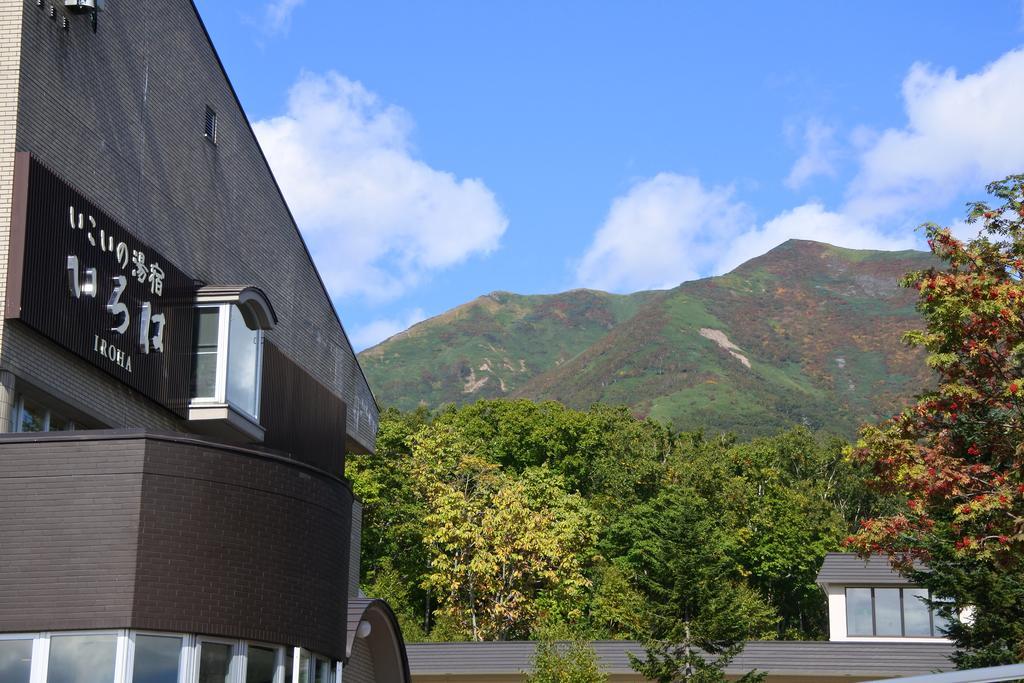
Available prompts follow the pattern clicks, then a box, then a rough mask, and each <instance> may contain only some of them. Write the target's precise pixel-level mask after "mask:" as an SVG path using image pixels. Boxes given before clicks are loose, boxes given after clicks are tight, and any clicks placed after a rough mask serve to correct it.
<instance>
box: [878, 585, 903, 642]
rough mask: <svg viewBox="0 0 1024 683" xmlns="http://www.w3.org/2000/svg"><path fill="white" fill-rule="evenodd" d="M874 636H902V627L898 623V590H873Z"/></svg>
mask: <svg viewBox="0 0 1024 683" xmlns="http://www.w3.org/2000/svg"><path fill="white" fill-rule="evenodd" d="M875 635H877V636H901V635H903V625H902V623H901V621H900V589H899V588H876V589H875Z"/></svg>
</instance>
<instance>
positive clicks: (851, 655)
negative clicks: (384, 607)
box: [406, 640, 953, 680]
mask: <svg viewBox="0 0 1024 683" xmlns="http://www.w3.org/2000/svg"><path fill="white" fill-rule="evenodd" d="M591 645H592V646H593V648H594V651H595V652H596V653H597V657H598V662H599V664H600V667H601V670H602V671H603V672H605V673H607V674H629V673H632V672H633V668H632V667H631V666H630V664H629V657H628V656H627V652H632V653H633V654H635V655H637V656H640V657H643V655H644V652H643V648H642V647H641V646H640V645H639V644H638V643H635V642H632V641H613V640H602V641H596V642H593V643H591ZM535 646H536V643H533V642H527V641H510V642H489V643H408V644H406V650H407V652H408V654H409V669H410V671H411V672H412V675H413V676H427V675H435V676H436V675H449V676H467V677H468V676H473V675H475V676H481V675H502V674H517V673H521V672H524V671H530V670H531V669H532V661H533V653H534V647H535ZM952 652H953V648H952V646H951V645H950V644H948V643H936V642H921V643H916V642H909V643H908V642H898V643H877V642H876V643H845V642H828V641H767V640H765V641H754V642H750V643H747V646H746V648H744V650H743V652H742V653H741V654H740V655H739V656H738V657H736V659H734V660H733V662H732V664H730V666H729V667H728V668H727V669H726V673H729V674H741V673H745V672H747V671H750V670H751V669H758V670H760V671H767V672H768V673H771V674H774V675H776V676H782V675H790V676H807V677H814V676H828V675H835V676H846V675H855V676H911V675H914V674H923V673H930V672H933V671H937V670H948V669H951V668H952V665H951V664H950V662H949V655H950V654H952ZM467 680H469V679H468V678H467Z"/></svg>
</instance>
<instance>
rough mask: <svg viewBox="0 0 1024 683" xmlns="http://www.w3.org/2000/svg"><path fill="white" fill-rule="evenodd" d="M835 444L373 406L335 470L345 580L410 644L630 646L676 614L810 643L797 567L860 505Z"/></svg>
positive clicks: (810, 596)
mask: <svg viewBox="0 0 1024 683" xmlns="http://www.w3.org/2000/svg"><path fill="white" fill-rule="evenodd" d="M843 445H844V444H843V442H842V441H840V440H835V439H829V438H824V437H819V436H816V435H814V434H812V433H811V432H809V431H808V430H806V429H804V428H796V429H791V430H789V431H785V432H781V433H779V434H776V435H775V436H771V437H766V438H760V439H755V440H752V441H738V440H736V439H735V438H733V437H729V436H718V435H715V436H705V435H703V434H702V433H701V432H684V433H673V431H672V430H671V429H670V428H669V427H668V426H666V425H664V424H662V423H659V422H656V421H653V420H649V419H645V420H641V419H637V418H635V417H633V416H632V415H631V414H630V412H629V411H628V410H627V409H625V408H615V407H608V406H604V405H597V406H594V407H592V408H591V409H589V410H586V411H577V410H573V409H570V408H566V407H564V406H562V405H560V404H558V403H554V402H547V403H533V402H530V401H526V400H482V401H478V402H476V403H474V404H472V405H468V406H464V407H462V408H458V409H449V410H446V411H443V412H441V413H440V414H437V415H436V416H431V415H430V414H429V413H428V412H427V411H425V410H422V409H421V410H419V411H417V412H412V413H401V412H398V411H395V410H388V411H385V413H384V415H383V419H382V421H381V426H380V433H379V437H378V445H377V454H376V455H373V456H353V457H351V458H350V459H349V465H348V468H347V474H348V476H349V477H351V479H352V481H353V484H354V487H355V491H356V494H357V495H358V496H359V497H360V498H361V499H362V500H363V502H364V504H365V511H364V527H363V555H362V558H363V560H362V561H363V567H362V569H363V577H364V581H365V585H364V589H365V591H366V592H367V594H370V595H374V596H378V597H382V598H386V599H387V600H388V601H389V602H390V604H391V605H392V606H393V607H394V608H395V610H396V612H397V613H398V614H399V617H400V619H401V622H402V627H403V632H404V633H405V635H406V637H407V638H408V639H410V640H420V639H437V640H469V639H478V640H488V639H519V638H531V637H537V636H540V635H543V634H545V633H552V632H554V633H559V634H562V635H563V636H564V637H573V636H575V637H585V638H642V637H648V636H650V635H651V634H652V633H653V634H655V635H657V634H658V633H659V632H662V633H663V632H665V630H666V629H668V628H669V627H670V625H671V624H673V623H678V620H679V619H685V620H687V621H689V622H691V623H693V624H694V627H695V628H697V629H702V631H703V632H714V633H716V634H721V635H723V636H725V637H735V638H740V639H742V638H823V637H825V636H826V634H827V622H826V609H825V601H824V597H823V595H822V593H821V591H820V589H818V587H817V586H816V585H815V583H814V578H815V574H816V572H817V569H818V567H819V565H820V563H821V560H822V558H823V556H824V554H825V553H826V552H828V551H830V550H835V549H837V548H838V547H839V544H840V541H841V540H842V539H843V538H844V537H845V536H846V535H847V534H848V533H849V532H850V531H851V530H852V529H853V528H855V526H856V525H857V522H858V520H860V519H861V518H863V517H864V516H866V515H869V514H875V513H877V512H878V510H879V509H880V501H878V500H876V499H875V498H874V497H873V496H872V494H871V493H870V492H868V491H866V490H865V489H864V486H863V484H862V479H863V473H862V472H859V471H856V470H855V469H854V466H853V465H851V464H850V463H849V462H847V461H846V460H844V458H843V457H842V448H843Z"/></svg>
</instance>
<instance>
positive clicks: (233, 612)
mask: <svg viewBox="0 0 1024 683" xmlns="http://www.w3.org/2000/svg"><path fill="white" fill-rule="evenodd" d="M91 4H92V2H91V0H85V1H79V0H74V1H72V2H65V0H4V2H2V3H0V289H2V295H0V307H2V309H3V315H2V316H0V681H2V682H3V683H8V682H10V683H22V682H24V683H64V682H65V681H66V682H68V683H127V682H128V681H136V682H137V683H193V682H194V681H202V682H203V683H208V682H210V683H212V682H213V681H217V682H218V683H221V682H223V683H285V682H286V681H295V682H296V683H298V682H299V681H303V682H310V683H311V682H312V681H317V682H320V681H323V682H326V681H339V680H341V678H342V671H343V670H345V674H344V677H345V679H346V680H348V681H364V680H365V681H372V680H389V681H390V680H403V679H406V678H407V677H408V667H407V665H406V664H405V658H404V648H403V646H402V644H401V637H400V634H399V633H398V631H397V626H396V624H395V620H394V617H393V615H392V614H391V613H390V610H389V609H388V608H387V606H386V605H385V604H383V603H381V602H380V601H373V600H367V599H365V598H363V597H362V596H359V595H358V589H357V585H358V576H357V574H358V566H359V564H358V552H359V542H358V538H359V525H360V520H361V514H360V508H359V504H358V501H355V500H354V498H353V496H352V492H351V489H350V487H349V485H348V483H347V482H346V480H345V453H346V452H349V453H351V452H362V453H367V452H371V451H372V449H373V442H374V438H375V435H376V429H377V406H376V404H375V402H374V399H373V396H372V394H371V393H370V390H369V387H368V386H367V383H366V380H365V378H364V376H363V374H362V371H361V370H360V368H359V365H358V363H357V361H356V359H355V355H354V354H353V351H352V347H351V344H350V343H349V340H348V338H347V336H346V334H345V331H344V329H343V327H342V325H341V322H340V321H339V319H338V316H337V313H336V311H335V309H334V307H333V305H332V303H331V299H330V297H329V295H328V293H327V291H326V288H325V286H324V284H323V281H322V280H321V278H320V276H319V274H318V272H317V270H316V268H315V266H314V264H313V261H312V259H311V257H310V254H309V252H308V250H307V248H306V246H305V244H304V242H303V240H302V237H301V235H300V233H299V231H298V229H297V227H296V224H295V221H294V219H293V218H292V216H291V214H290V212H289V210H288V207H287V205H286V204H285V201H284V199H283V198H282V196H281V193H280V190H279V189H278V186H277V184H276V182H275V180H274V177H273V175H272V174H271V172H270V170H269V168H268V166H267V163H266V160H265V159H264V157H263V154H262V152H261V150H260V148H259V145H258V144H257V142H256V139H255V137H254V135H253V132H252V130H251V128H250V126H249V123H248V121H247V119H246V117H245V114H244V112H243V111H242V108H241V106H240V105H239V103H238V100H237V98H236V96H235V93H234V91H233V89H232V87H231V84H230V82H229V81H228V79H227V76H226V75H225V73H224V70H223V67H222V65H221V63H220V61H219V59H218V58H217V55H216V52H215V51H214V49H213V46H212V45H211V43H210V40H209V36H208V35H207V34H206V31H205V29H204V27H203V25H202V22H201V20H200V18H199V15H198V13H197V11H196V9H195V7H194V5H193V4H192V2H191V1H190V0H132V1H131V2H127V1H123V0H110V1H109V2H107V3H106V5H105V7H104V8H103V11H101V12H94V11H93V10H92V9H91V7H88V5H91ZM65 5H68V6H67V7H66V6H65ZM80 5H87V6H85V7H82V6H80ZM350 598H352V600H350Z"/></svg>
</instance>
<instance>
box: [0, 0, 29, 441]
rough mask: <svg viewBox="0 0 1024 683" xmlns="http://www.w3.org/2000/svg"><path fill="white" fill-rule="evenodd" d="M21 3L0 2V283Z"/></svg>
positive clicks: (2, 404) (4, 408)
mask: <svg viewBox="0 0 1024 683" xmlns="http://www.w3.org/2000/svg"><path fill="white" fill-rule="evenodd" d="M23 6H24V5H23V3H22V2H20V0H19V2H4V3H0V283H3V282H6V280H7V231H6V230H5V229H4V228H5V227H6V226H7V225H9V224H10V220H11V195H12V190H13V185H12V183H13V182H14V152H15V132H16V130H17V115H18V82H19V68H20V65H21V12H22V7H23ZM0 287H2V284H0ZM3 306H4V301H3V297H0V313H2V311H3ZM2 320H3V315H0V342H2V334H3V323H2ZM5 385H6V382H0V429H6V427H7V422H8V419H9V418H8V415H9V414H10V410H11V405H10V401H11V396H10V392H8V391H7V390H6V389H7V387H6V386H5Z"/></svg>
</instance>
